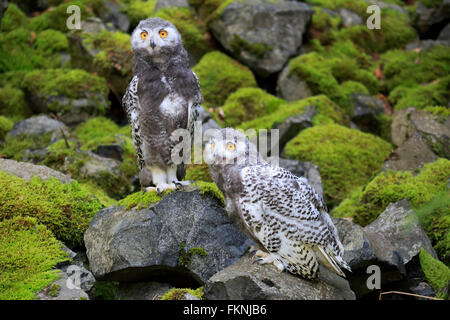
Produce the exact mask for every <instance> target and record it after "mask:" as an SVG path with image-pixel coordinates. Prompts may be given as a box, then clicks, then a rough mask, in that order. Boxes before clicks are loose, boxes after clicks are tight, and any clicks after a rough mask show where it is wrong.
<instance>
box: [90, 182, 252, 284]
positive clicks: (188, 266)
mask: <svg viewBox="0 0 450 320" xmlns="http://www.w3.org/2000/svg"><path fill="white" fill-rule="evenodd" d="M84 240H85V246H86V249H87V256H88V259H89V262H90V268H91V270H92V272H93V274H94V275H95V277H96V278H97V279H101V280H112V281H153V280H157V281H160V282H168V283H171V284H172V285H174V286H176V287H189V286H194V285H197V286H198V284H199V283H201V282H204V281H206V280H207V279H208V278H210V277H211V276H212V275H213V274H214V273H216V272H218V271H220V270H222V269H223V268H225V267H227V266H228V265H230V264H231V263H233V262H234V261H235V260H236V259H238V258H239V257H240V256H241V255H242V254H243V253H244V252H245V251H246V250H247V248H248V247H249V245H251V242H250V241H249V240H248V239H247V238H246V236H244V235H243V234H242V233H241V232H240V231H239V230H238V229H237V227H236V226H235V225H234V223H233V222H232V221H231V220H230V218H229V217H228V216H227V214H226V213H225V211H224V209H223V208H222V207H221V206H220V205H219V204H218V202H217V200H215V199H213V198H211V197H210V196H207V195H202V194H201V193H200V192H199V191H198V190H195V191H191V192H172V193H170V194H168V195H166V196H165V197H164V199H163V200H161V201H160V202H158V203H157V204H154V205H151V206H150V207H149V208H148V209H143V210H137V209H132V210H127V209H126V208H123V207H111V208H107V209H104V210H102V211H100V212H99V213H97V215H96V216H95V217H94V218H93V219H92V221H91V223H90V225H89V228H88V230H87V231H86V232H85V235H84Z"/></svg>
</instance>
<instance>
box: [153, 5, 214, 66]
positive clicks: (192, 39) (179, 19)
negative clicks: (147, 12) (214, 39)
mask: <svg viewBox="0 0 450 320" xmlns="http://www.w3.org/2000/svg"><path fill="white" fill-rule="evenodd" d="M153 16H155V17H159V18H161V19H164V20H167V21H170V22H171V23H173V24H174V26H175V27H176V28H177V30H178V31H179V32H180V34H181V39H182V41H183V46H184V47H185V48H186V50H187V52H188V53H189V55H190V57H191V62H198V61H199V60H200V59H201V57H202V56H203V55H204V54H205V53H207V52H208V51H210V49H209V46H208V42H207V40H206V37H205V35H206V33H207V29H206V25H205V24H204V23H203V22H202V21H201V20H200V19H198V18H197V16H196V14H195V12H194V11H193V10H192V9H189V8H178V7H171V8H170V7H166V8H163V9H161V10H158V11H157V12H156V13H154V15H153Z"/></svg>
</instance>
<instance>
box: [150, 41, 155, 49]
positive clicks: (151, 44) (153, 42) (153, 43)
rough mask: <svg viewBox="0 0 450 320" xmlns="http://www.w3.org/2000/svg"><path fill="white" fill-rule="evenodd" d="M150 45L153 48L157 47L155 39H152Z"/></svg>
mask: <svg viewBox="0 0 450 320" xmlns="http://www.w3.org/2000/svg"><path fill="white" fill-rule="evenodd" d="M150 47H152V49H155V47H156V43H155V41H153V40H151V41H150Z"/></svg>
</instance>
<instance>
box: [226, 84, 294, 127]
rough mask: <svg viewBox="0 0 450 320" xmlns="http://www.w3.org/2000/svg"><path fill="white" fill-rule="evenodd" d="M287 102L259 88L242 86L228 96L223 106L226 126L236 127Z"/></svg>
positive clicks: (269, 112)
mask: <svg viewBox="0 0 450 320" xmlns="http://www.w3.org/2000/svg"><path fill="white" fill-rule="evenodd" d="M283 103H286V101H284V100H283V99H280V98H278V97H275V96H273V95H271V94H269V93H267V92H265V91H264V90H262V89H259V88H240V89H238V90H237V91H236V92H234V93H232V94H231V95H229V96H228V98H227V100H226V101H225V104H224V105H223V107H222V110H223V114H224V118H225V121H224V123H223V125H224V126H227V127H235V126H237V125H239V124H240V123H242V122H245V121H249V120H252V119H255V118H258V117H261V116H265V115H268V114H271V113H272V112H274V111H275V110H277V108H278V106H279V105H281V104H283Z"/></svg>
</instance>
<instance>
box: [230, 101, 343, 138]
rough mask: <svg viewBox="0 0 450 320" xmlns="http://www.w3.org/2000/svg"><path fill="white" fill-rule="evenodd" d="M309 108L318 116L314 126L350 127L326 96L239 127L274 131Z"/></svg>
mask: <svg viewBox="0 0 450 320" xmlns="http://www.w3.org/2000/svg"><path fill="white" fill-rule="evenodd" d="M308 106H312V107H313V108H314V109H315V112H316V115H315V116H314V117H313V119H312V122H313V125H324V124H331V123H337V124H341V125H349V124H350V122H349V119H348V117H347V116H346V114H345V113H344V112H343V110H342V109H341V108H339V106H338V105H337V104H335V103H334V102H333V101H331V100H330V99H328V98H327V97H326V96H324V95H319V96H313V97H309V98H305V99H302V100H299V101H296V102H290V103H287V104H282V105H280V106H278V108H277V109H276V111H274V112H272V113H271V114H268V115H266V116H262V117H259V118H256V119H253V120H250V121H246V122H243V123H241V124H240V125H238V128H240V129H243V130H248V129H255V130H260V129H267V130H270V129H272V128H273V127H274V126H275V125H277V124H279V123H282V122H283V121H284V120H286V119H287V118H289V117H292V116H297V115H301V114H303V113H304V112H305V111H306V110H307V108H308Z"/></svg>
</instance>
